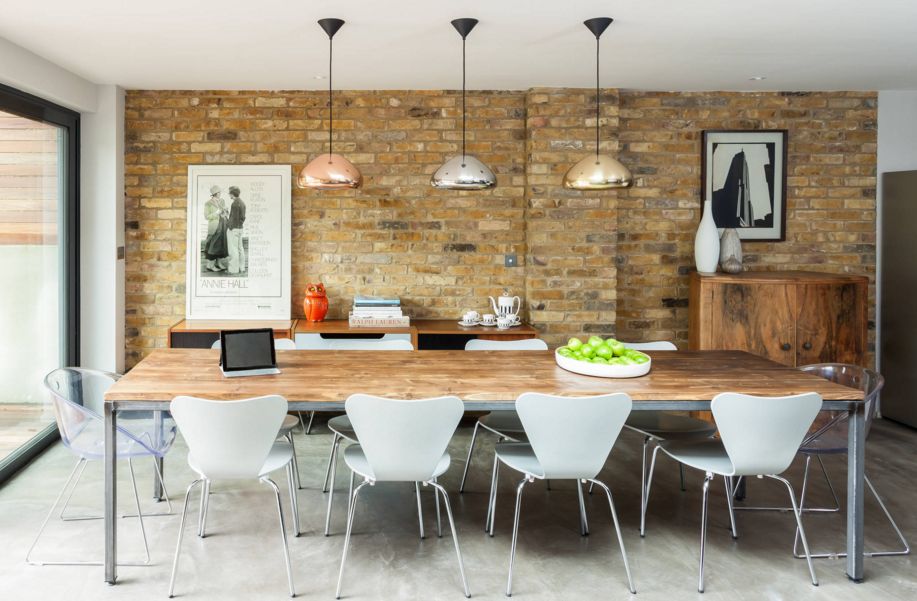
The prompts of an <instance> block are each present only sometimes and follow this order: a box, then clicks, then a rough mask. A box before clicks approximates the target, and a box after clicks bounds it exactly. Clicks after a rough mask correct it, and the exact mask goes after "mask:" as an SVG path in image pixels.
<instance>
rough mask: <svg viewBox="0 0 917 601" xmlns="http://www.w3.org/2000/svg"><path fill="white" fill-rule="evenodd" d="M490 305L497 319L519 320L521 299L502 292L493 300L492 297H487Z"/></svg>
mask: <svg viewBox="0 0 917 601" xmlns="http://www.w3.org/2000/svg"><path fill="white" fill-rule="evenodd" d="M487 298H489V299H490V305H491V306H492V307H493V309H494V313H495V314H496V316H497V317H510V316H512V317H514V318H516V319H518V318H519V311H521V310H522V299H521V298H519V297H518V296H511V295H510V293H509V291H508V290H503V294H501V295H500V296H498V297H497V299H496V300H494V297H492V296H488V297H487Z"/></svg>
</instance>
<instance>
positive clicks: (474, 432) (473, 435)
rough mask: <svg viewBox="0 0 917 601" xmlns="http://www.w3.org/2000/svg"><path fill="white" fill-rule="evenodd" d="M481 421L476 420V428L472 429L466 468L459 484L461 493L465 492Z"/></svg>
mask: <svg viewBox="0 0 917 601" xmlns="http://www.w3.org/2000/svg"><path fill="white" fill-rule="evenodd" d="M480 426H481V422H479V421H475V422H474V430H472V431H471V444H469V445H468V457H466V458H465V469H464V471H462V482H461V484H459V494H461V493H463V492H465V479H466V478H467V477H468V466H470V465H471V453H472V452H473V451H474V443H475V441H476V440H477V438H478V428H479V427H480Z"/></svg>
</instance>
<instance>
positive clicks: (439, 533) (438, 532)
mask: <svg viewBox="0 0 917 601" xmlns="http://www.w3.org/2000/svg"><path fill="white" fill-rule="evenodd" d="M433 483H434V484H436V478H433ZM424 486H426V483H424ZM433 498H434V499H435V500H436V537H437V538H442V537H443V522H442V518H441V517H440V513H439V489H438V488H436V487H435V486H434V487H433Z"/></svg>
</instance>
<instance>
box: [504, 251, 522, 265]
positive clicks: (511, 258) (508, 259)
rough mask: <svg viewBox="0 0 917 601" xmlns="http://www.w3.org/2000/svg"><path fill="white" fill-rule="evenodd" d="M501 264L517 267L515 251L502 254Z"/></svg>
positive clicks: (517, 259) (517, 261)
mask: <svg viewBox="0 0 917 601" xmlns="http://www.w3.org/2000/svg"><path fill="white" fill-rule="evenodd" d="M503 266H504V267H519V258H518V257H517V256H516V253H512V254H508V255H503Z"/></svg>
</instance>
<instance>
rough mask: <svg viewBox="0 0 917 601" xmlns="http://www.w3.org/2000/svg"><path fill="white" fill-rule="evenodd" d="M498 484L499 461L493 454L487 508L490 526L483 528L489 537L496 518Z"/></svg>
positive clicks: (492, 533) (491, 534) (492, 532)
mask: <svg viewBox="0 0 917 601" xmlns="http://www.w3.org/2000/svg"><path fill="white" fill-rule="evenodd" d="M499 484H500V460H499V459H497V456H496V453H495V454H494V473H493V477H492V479H491V481H490V508H489V515H490V524H488V525H485V526H484V529H485V530H488V528H489V533H490V536H491V537H492V536H493V535H494V522H495V521H496V517H497V515H496V514H497V487H498V486H499Z"/></svg>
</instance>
